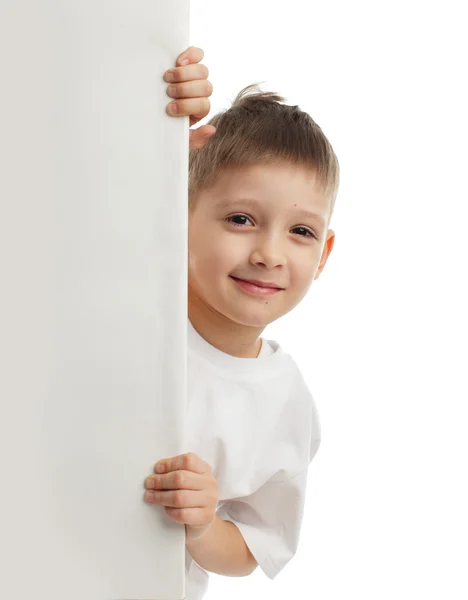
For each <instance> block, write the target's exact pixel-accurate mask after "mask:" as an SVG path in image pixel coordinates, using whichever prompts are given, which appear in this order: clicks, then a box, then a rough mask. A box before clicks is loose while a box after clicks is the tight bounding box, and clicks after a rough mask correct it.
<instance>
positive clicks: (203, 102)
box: [166, 98, 210, 125]
mask: <svg viewBox="0 0 468 600" xmlns="http://www.w3.org/2000/svg"><path fill="white" fill-rule="evenodd" d="M166 112H167V113H168V114H169V115H172V116H174V115H177V116H178V117H185V116H187V115H189V116H190V117H191V121H192V122H191V125H195V123H196V122H197V121H199V120H200V119H203V117H206V115H207V114H208V113H209V112H210V101H209V100H208V98H183V99H179V100H177V101H174V102H169V104H168V105H167V106H166Z"/></svg>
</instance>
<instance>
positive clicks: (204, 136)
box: [189, 125, 216, 150]
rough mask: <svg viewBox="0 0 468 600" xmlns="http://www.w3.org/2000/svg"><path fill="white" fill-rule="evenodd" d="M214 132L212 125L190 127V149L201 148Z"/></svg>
mask: <svg viewBox="0 0 468 600" xmlns="http://www.w3.org/2000/svg"><path fill="white" fill-rule="evenodd" d="M215 133H216V127H213V125H202V126H201V127H198V128H197V129H190V144H189V146H190V150H198V149H199V148H203V146H204V145H205V144H206V142H207V141H208V140H209V139H210V138H212V137H213V135H214V134H215Z"/></svg>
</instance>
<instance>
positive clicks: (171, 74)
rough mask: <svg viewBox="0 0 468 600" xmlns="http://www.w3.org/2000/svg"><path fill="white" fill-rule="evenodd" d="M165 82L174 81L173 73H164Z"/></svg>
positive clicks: (171, 71)
mask: <svg viewBox="0 0 468 600" xmlns="http://www.w3.org/2000/svg"><path fill="white" fill-rule="evenodd" d="M166 80H167V81H170V82H173V81H175V72H174V71H173V70H170V71H166Z"/></svg>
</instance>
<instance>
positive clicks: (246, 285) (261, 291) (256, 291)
mask: <svg viewBox="0 0 468 600" xmlns="http://www.w3.org/2000/svg"><path fill="white" fill-rule="evenodd" d="M229 277H230V278H231V279H233V280H234V281H235V282H236V283H237V285H238V286H239V287H240V288H241V289H242V290H244V291H245V292H247V293H249V294H253V295H255V296H267V295H270V294H275V293H277V292H282V291H283V290H282V289H281V288H272V287H263V286H259V285H255V284H254V283H250V282H249V281H245V280H244V279H238V278H237V277H233V276H232V275H230V276H229Z"/></svg>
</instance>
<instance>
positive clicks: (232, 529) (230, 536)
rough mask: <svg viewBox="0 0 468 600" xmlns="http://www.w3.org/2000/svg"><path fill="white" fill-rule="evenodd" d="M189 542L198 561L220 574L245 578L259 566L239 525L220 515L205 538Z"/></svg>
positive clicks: (190, 551) (204, 566)
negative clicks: (221, 517) (223, 518)
mask: <svg viewBox="0 0 468 600" xmlns="http://www.w3.org/2000/svg"><path fill="white" fill-rule="evenodd" d="M185 545H186V548H187V550H188V551H189V553H190V555H191V556H192V558H193V559H194V560H195V562H197V563H198V564H199V565H200V566H201V567H202V568H203V569H205V570H206V571H210V572H211V573H216V574H217V575H226V576H228V577H245V576H247V575H250V574H251V573H252V572H253V571H254V570H255V568H256V567H257V562H256V561H255V559H254V557H253V556H252V553H251V552H250V550H249V548H248V547H247V544H246V543H245V541H244V538H243V537H242V534H241V532H240V531H239V529H238V528H237V526H236V525H234V523H232V522H231V521H223V520H222V519H220V518H219V517H218V516H216V517H215V520H214V522H213V524H212V525H211V527H210V528H209V530H208V531H207V532H206V534H205V535H204V536H203V537H202V538H200V539H199V540H194V541H186V543H185Z"/></svg>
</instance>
